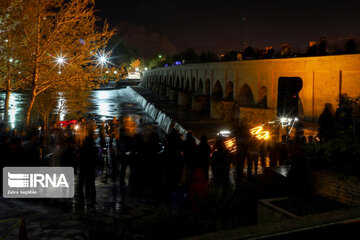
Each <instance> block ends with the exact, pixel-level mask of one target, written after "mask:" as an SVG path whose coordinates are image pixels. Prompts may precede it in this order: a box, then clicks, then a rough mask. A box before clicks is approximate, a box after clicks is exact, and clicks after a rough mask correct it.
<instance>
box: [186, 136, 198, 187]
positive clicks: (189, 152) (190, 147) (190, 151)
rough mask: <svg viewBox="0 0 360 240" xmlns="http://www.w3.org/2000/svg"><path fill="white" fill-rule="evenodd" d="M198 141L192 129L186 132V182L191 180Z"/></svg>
mask: <svg viewBox="0 0 360 240" xmlns="http://www.w3.org/2000/svg"><path fill="white" fill-rule="evenodd" d="M196 147H197V146H196V141H195V138H194V137H193V134H192V132H191V131H189V132H188V133H187V134H186V140H185V141H184V146H183V153H184V161H185V168H186V182H187V183H189V182H190V180H191V179H190V178H191V169H192V168H193V166H192V165H193V164H194V163H193V161H194V159H195V152H196Z"/></svg>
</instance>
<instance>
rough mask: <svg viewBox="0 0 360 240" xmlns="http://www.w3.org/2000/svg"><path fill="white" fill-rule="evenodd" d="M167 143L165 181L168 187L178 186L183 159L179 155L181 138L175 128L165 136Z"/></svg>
mask: <svg viewBox="0 0 360 240" xmlns="http://www.w3.org/2000/svg"><path fill="white" fill-rule="evenodd" d="M166 138H167V145H166V148H165V152H166V156H167V162H166V169H167V170H166V171H165V172H166V173H165V182H166V184H167V185H168V186H169V188H170V189H174V188H176V187H178V186H179V184H180V182H181V177H182V173H183V167H184V161H183V158H182V155H181V146H182V139H181V137H180V134H179V132H178V131H177V130H176V129H174V128H173V129H172V130H171V132H170V134H168V135H167V136H166Z"/></svg>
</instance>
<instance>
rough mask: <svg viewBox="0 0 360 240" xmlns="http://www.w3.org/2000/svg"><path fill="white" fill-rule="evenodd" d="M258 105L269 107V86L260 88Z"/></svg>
mask: <svg viewBox="0 0 360 240" xmlns="http://www.w3.org/2000/svg"><path fill="white" fill-rule="evenodd" d="M258 106H259V107H262V108H266V107H267V87H265V86H262V87H261V88H259V99H258Z"/></svg>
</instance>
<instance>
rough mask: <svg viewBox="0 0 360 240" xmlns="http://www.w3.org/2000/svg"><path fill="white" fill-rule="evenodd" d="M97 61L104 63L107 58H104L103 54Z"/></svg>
mask: <svg viewBox="0 0 360 240" xmlns="http://www.w3.org/2000/svg"><path fill="white" fill-rule="evenodd" d="M99 61H100V63H101V64H105V63H106V62H107V59H106V57H105V56H101V57H100V58H99Z"/></svg>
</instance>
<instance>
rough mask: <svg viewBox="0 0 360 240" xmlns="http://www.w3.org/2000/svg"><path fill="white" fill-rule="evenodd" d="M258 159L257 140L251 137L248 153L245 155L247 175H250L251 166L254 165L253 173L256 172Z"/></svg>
mask: <svg viewBox="0 0 360 240" xmlns="http://www.w3.org/2000/svg"><path fill="white" fill-rule="evenodd" d="M258 161H259V142H258V140H257V139H255V138H252V139H251V140H250V143H249V154H248V156H247V162H248V169H247V176H248V177H250V176H251V175H252V169H253V168H252V167H253V165H254V167H255V174H257V173H258Z"/></svg>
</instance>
